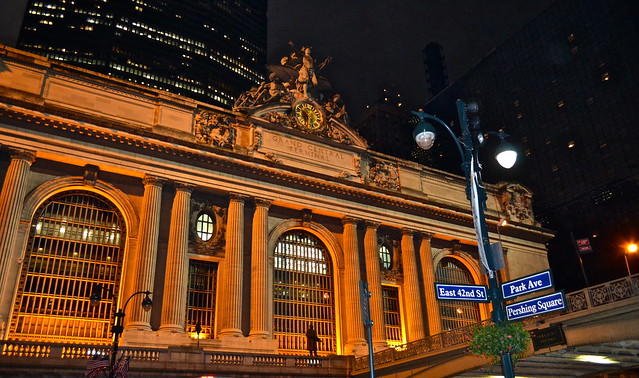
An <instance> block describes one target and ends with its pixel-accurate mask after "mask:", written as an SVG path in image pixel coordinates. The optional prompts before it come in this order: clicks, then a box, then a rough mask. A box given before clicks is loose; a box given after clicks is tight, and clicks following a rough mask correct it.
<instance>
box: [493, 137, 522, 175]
mask: <svg viewBox="0 0 639 378" xmlns="http://www.w3.org/2000/svg"><path fill="white" fill-rule="evenodd" d="M504 137H505V136H503V137H502V136H500V138H501V143H500V144H499V146H497V149H495V159H497V162H498V163H499V165H501V166H502V167H504V168H506V169H510V168H512V167H513V165H515V163H516V162H517V150H516V149H515V146H513V145H512V144H510V143H508V142H506V141H505V140H504Z"/></svg>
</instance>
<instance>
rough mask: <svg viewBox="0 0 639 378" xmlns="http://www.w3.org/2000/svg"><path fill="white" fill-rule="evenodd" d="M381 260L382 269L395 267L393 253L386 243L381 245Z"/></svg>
mask: <svg viewBox="0 0 639 378" xmlns="http://www.w3.org/2000/svg"><path fill="white" fill-rule="evenodd" d="M379 261H380V263H381V264H382V269H386V270H390V269H391V268H392V267H393V255H392V254H391V250H390V248H388V246H387V245H386V244H380V246H379Z"/></svg>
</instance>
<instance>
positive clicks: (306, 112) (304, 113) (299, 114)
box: [294, 102, 324, 130]
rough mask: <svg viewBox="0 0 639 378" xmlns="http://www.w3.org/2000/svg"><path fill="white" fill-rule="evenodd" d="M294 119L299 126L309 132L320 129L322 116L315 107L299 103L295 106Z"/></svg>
mask: <svg viewBox="0 0 639 378" xmlns="http://www.w3.org/2000/svg"><path fill="white" fill-rule="evenodd" d="M294 109H295V119H296V120H297V123H299V124H300V125H301V126H303V127H306V128H307V129H310V130H316V129H319V128H320V127H322V124H323V123H324V114H322V111H321V110H320V109H318V108H317V107H316V106H315V105H313V104H311V103H309V102H300V103H298V104H297V105H295V108H294Z"/></svg>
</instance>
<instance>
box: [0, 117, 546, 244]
mask: <svg viewBox="0 0 639 378" xmlns="http://www.w3.org/2000/svg"><path fill="white" fill-rule="evenodd" d="M36 112H37V110H36V111H32V110H28V109H24V108H20V107H17V106H7V105H5V104H0V119H1V120H3V121H4V122H6V123H7V124H13V125H15V126H23V125H25V124H27V125H30V127H35V128H37V129H38V131H40V132H43V133H49V134H55V135H59V136H62V137H66V138H71V139H82V140H84V141H87V142H88V143H91V144H98V145H106V146H109V147H112V148H117V149H120V150H127V151H131V152H134V153H139V154H145V155H150V156H154V157H156V158H159V159H166V160H171V161H172V162H181V161H185V162H188V164H190V165H192V166H200V167H202V168H207V169H213V170H219V171H223V172H229V173H234V174H238V175H242V174H245V175H250V177H254V178H256V179H260V180H262V181H268V182H273V183H277V184H279V185H284V186H289V187H298V188H303V189H304V190H306V191H309V192H319V193H330V194H332V195H333V196H334V197H338V198H342V199H347V200H350V201H353V202H357V203H362V204H367V205H377V206H380V207H386V208H391V209H394V210H396V211H403V212H405V213H409V214H413V215H418V216H421V217H425V218H428V219H432V220H439V221H444V222H449V223H453V224H459V225H463V226H467V227H472V216H471V214H470V211H469V210H468V209H466V208H462V207H456V206H454V205H449V204H443V203H439V202H435V201H432V200H429V199H427V198H426V199H425V198H420V197H415V196H411V195H407V194H404V193H400V192H397V191H391V190H387V189H383V188H378V187H374V186H369V185H366V184H363V183H359V182H354V181H350V180H347V179H342V178H337V177H332V176H328V175H324V174H321V173H317V172H312V171H308V170H304V169H300V168H294V167H287V168H286V170H283V169H282V166H281V164H277V163H274V162H271V161H268V160H265V159H258V158H255V157H252V156H248V155H243V154H240V153H237V152H233V151H228V150H223V149H219V148H215V147H212V146H203V145H200V144H197V143H195V142H190V141H187V140H183V139H178V138H174V137H170V136H166V135H159V134H156V133H153V132H152V131H150V130H148V129H147V130H141V129H139V128H137V127H132V126H129V125H123V124H117V123H114V122H111V121H110V120H109V121H108V122H106V121H103V122H102V123H108V124H109V126H106V125H100V124H98V122H94V123H90V124H89V123H79V122H76V121H75V120H74V121H70V120H66V119H61V118H60V116H59V115H58V116H52V115H49V114H37V113H36ZM74 115H75V114H74ZM76 118H77V117H76ZM509 231H510V232H509V234H511V235H512V236H518V237H522V238H523V239H527V240H535V241H545V240H546V238H545V237H543V235H540V232H548V231H546V230H542V229H532V228H531V229H530V230H525V231H524V230H522V231H516V230H515V229H511V230H509Z"/></svg>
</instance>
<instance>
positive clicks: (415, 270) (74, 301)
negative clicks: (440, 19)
mask: <svg viewBox="0 0 639 378" xmlns="http://www.w3.org/2000/svg"><path fill="white" fill-rule="evenodd" d="M302 54H306V55H308V57H307V59H308V58H310V53H309V52H308V51H306V52H304V51H302ZM306 55H305V56H306ZM1 58H2V65H1V66H0V95H1V96H2V102H1V103H0V122H1V124H0V144H1V146H2V156H1V159H0V164H1V165H0V166H1V172H2V182H1V184H2V189H1V193H0V204H1V206H0V276H1V277H2V278H3V279H2V281H0V285H1V286H0V321H1V324H2V328H1V335H2V337H1V339H2V340H3V341H2V343H3V344H2V345H3V347H2V351H3V352H2V353H3V354H2V355H3V356H9V355H12V356H26V355H27V353H23V354H20V352H19V351H23V350H27V349H28V348H30V347H33V346H34V345H40V346H42V345H46V346H47V347H46V348H49V349H46V348H45V349H46V350H51V352H50V353H54V352H53V350H54V349H55V347H52V346H51V345H60V344H72V345H75V346H76V347H77V348H89V347H91V346H95V348H96V349H100V348H102V349H100V350H104V349H105V346H108V345H109V344H110V343H111V334H110V331H109V329H110V325H111V324H112V323H113V316H114V312H115V310H116V309H117V308H122V307H123V306H124V305H125V302H126V301H127V299H128V298H130V296H131V295H132V294H133V293H135V292H138V291H146V290H148V291H152V298H153V301H154V304H153V308H152V310H151V311H150V312H145V311H143V309H142V308H141V306H139V304H140V298H139V297H136V298H134V299H133V300H132V302H131V305H129V306H128V307H127V308H126V316H125V318H124V325H125V330H124V333H123V335H122V339H121V341H122V343H121V345H122V346H123V350H125V351H127V353H130V354H131V355H132V356H134V360H133V362H132V363H131V369H132V370H133V371H136V370H137V371H146V372H147V373H148V372H153V371H154V370H153V369H154V367H153V366H154V365H152V363H153V361H154V359H155V360H156V361H159V360H165V361H166V360H167V359H168V360H171V359H173V358H177V359H178V360H179V361H181V362H185V361H186V362H189V361H190V360H188V358H186V357H179V358H178V357H175V356H177V355H178V354H179V353H177V352H176V350H177V349H175V348H187V349H188V348H199V349H193V350H203V351H204V352H202V353H205V354H206V353H208V354H206V356H208V357H206V359H207V361H206V363H205V364H204V365H203V366H204V367H203V368H201V370H197V369H199V368H197V367H196V366H199V365H197V364H193V367H189V368H190V369H196V370H197V371H198V372H206V371H208V370H207V369H211V368H210V366H211V365H210V364H211V363H216V361H217V362H218V363H222V362H223V361H226V362H228V361H237V360H238V359H239V357H237V356H245V355H252V356H255V357H254V360H255V361H258V362H259V361H261V362H259V363H260V364H261V366H267V365H269V363H273V364H277V363H279V364H280V365H281V366H285V365H286V362H282V361H286V359H285V358H287V357H286V356H291V355H292V356H300V355H307V354H308V352H307V351H306V337H305V332H306V330H307V329H308V327H309V326H311V325H312V326H313V327H314V328H315V330H317V334H318V336H319V339H320V340H321V342H320V343H319V345H318V350H319V355H320V357H319V358H318V359H317V361H319V362H317V361H315V360H313V361H315V362H312V361H311V362H308V361H306V360H296V361H297V362H296V363H295V364H296V365H295V366H296V367H298V368H299V367H306V368H308V369H317V368H320V369H321V368H322V367H324V366H326V365H325V364H326V363H327V362H326V361H337V360H333V359H335V358H337V359H339V358H341V357H339V356H348V355H355V356H361V355H364V354H367V353H368V347H367V342H366V338H365V329H364V326H363V322H362V316H361V312H362V304H361V300H360V293H359V282H360V280H363V281H366V282H367V283H368V285H369V289H370V291H371V293H372V296H371V298H370V314H371V318H372V320H373V321H374V325H373V327H372V343H373V346H374V348H375V350H381V349H384V348H388V347H389V346H393V345H399V344H402V343H406V342H410V341H413V340H417V339H420V338H424V337H427V336H429V335H433V334H436V333H439V332H442V331H443V330H446V329H448V328H450V327H455V326H459V325H464V324H469V323H473V322H477V321H479V320H482V319H487V318H488V317H489V309H488V308H487V305H483V304H481V305H474V306H473V305H470V306H469V305H468V304H460V305H452V304H451V303H448V304H447V306H440V304H439V303H437V301H436V300H435V296H434V282H435V281H438V280H439V281H446V282H457V283H463V282H467V283H474V284H481V283H485V282H484V277H483V276H482V274H481V272H480V268H479V264H478V261H477V249H476V240H475V232H474V228H473V224H472V217H471V214H470V209H469V205H468V201H467V199H466V195H465V183H464V180H463V178H461V177H458V176H453V175H450V174H447V173H444V172H440V171H435V170H432V169H429V168H427V167H424V166H419V165H417V164H415V163H412V162H408V161H403V160H399V159H396V158H392V157H390V156H387V155H382V154H379V153H376V152H374V151H372V150H370V149H369V148H368V147H367V144H366V142H365V141H364V140H363V139H362V138H361V137H359V136H358V135H357V133H355V132H354V131H353V130H351V129H350V128H349V127H348V123H347V116H346V114H345V112H344V109H343V106H342V105H341V104H340V102H339V96H337V97H336V96H333V97H332V98H331V97H328V98H327V97H323V96H319V95H318V94H317V93H318V92H316V91H314V90H316V89H318V88H320V86H321V78H319V80H318V78H316V79H315V80H314V79H313V77H312V75H315V72H317V71H318V70H315V71H313V70H312V69H310V70H308V72H304V68H303V67H304V65H305V64H312V63H309V62H307V61H304V62H303V63H302V66H301V67H302V68H300V72H298V76H297V75H294V76H292V79H291V81H290V83H289V82H286V81H285V80H282V78H283V77H285V76H284V75H285V74H286V73H287V72H289V71H290V70H289V69H288V68H286V65H285V64H282V66H277V67H275V66H273V67H271V69H272V71H273V72H274V75H272V76H271V81H269V82H267V83H264V84H263V85H262V86H260V87H259V88H254V89H253V90H252V91H250V92H247V93H246V94H245V95H244V96H242V97H241V98H240V99H238V101H237V102H236V107H235V109H234V111H226V110H223V109H220V108H216V107H212V106H210V105H206V104H203V103H199V102H196V101H193V100H191V99H188V98H185V97H179V96H176V95H171V94H167V93H164V92H157V91H153V90H150V89H148V88H144V87H141V86H137V85H132V84H130V83H127V82H124V81H118V80H117V79H113V78H109V77H107V76H103V75H100V74H95V73H91V72H87V71H85V70H81V69H76V68H74V67H71V66H68V65H64V64H61V63H55V62H52V61H49V60H47V59H45V58H40V57H37V56H34V55H30V54H27V53H24V52H21V51H18V50H13V49H10V48H3V49H2V55H1ZM311 68H312V67H311ZM303 75H307V76H306V77H305V76H303ZM296 80H297V82H295V81H296ZM297 109H298V110H299V111H298V110H297ZM504 188H512V185H511V186H507V185H500V186H491V185H487V191H488V193H489V199H488V202H487V212H486V215H487V221H488V226H489V229H490V231H491V236H493V237H494V238H497V236H498V234H497V231H498V230H497V223H498V221H499V219H500V218H509V219H510V221H511V224H510V225H509V227H508V228H505V229H502V230H501V232H500V234H499V236H500V238H501V241H502V242H503V244H504V246H505V247H506V249H507V251H508V253H507V256H506V260H507V269H506V270H504V271H503V275H504V277H503V278H506V279H510V278H515V277H520V276H524V275H527V274H530V273H533V272H537V271H541V270H544V269H547V268H548V263H547V259H546V250H545V247H544V242H545V241H546V239H547V238H548V237H549V236H550V234H549V233H548V232H547V231H545V230H543V229H541V228H539V227H538V226H537V225H536V224H535V222H534V220H533V219H532V216H530V217H524V218H521V217H518V218H516V217H515V213H517V214H521V210H522V206H524V207H525V208H526V209H528V210H529V208H530V201H529V198H528V201H527V202H526V201H521V198H520V197H516V199H517V200H516V201H515V200H513V201H508V200H503V198H505V197H504V196H503V195H501V196H499V198H501V199H502V201H501V203H500V202H499V201H497V197H498V194H500V193H501V194H503V193H502V192H503V190H505V189H504ZM513 198H515V197H514V196H513ZM524 210H525V209H524ZM527 214H530V212H527ZM95 285H101V286H102V287H104V288H106V289H108V290H107V291H108V292H110V293H113V294H114V295H115V298H114V300H113V301H109V300H102V301H101V302H100V304H99V305H98V306H97V307H93V306H90V301H89V296H90V295H91V290H92V288H93V287H94V286H95ZM451 306H452V307H451ZM455 314H457V315H455ZM197 330H199V332H197ZM198 337H199V340H196V339H197V338H198ZM107 349H108V348H107ZM43 350H44V349H43ZM74 350H75V349H74ZM82 350H84V349H82ZM139 350H143V351H144V354H142V353H141V352H139V353H138V352H136V351H139ZM185 350H186V349H185ZM17 351H18V352H17ZM167 351H168V352H167ZM12 353H13V354H12ZM47 353H49V352H47ZM64 353H67V352H62V355H63V356H64V355H65V354H64ZM69 353H70V352H69ZM135 353H138V354H135ZM167 353H168V354H167ZM180 353H183V354H180V356H184V355H187V354H188V353H187V352H180ZM216 353H217V354H216ZM234 353H235V354H234ZM45 354H46V353H45ZM142 355H144V356H145V357H144V358H142V357H140V356H142ZM265 355H266V356H268V355H271V356H283V357H281V358H282V360H277V358H280V357H260V356H265ZM334 355H335V356H337V357H334ZM30 356H31V358H30V359H29V358H27V357H23V358H27V359H28V360H37V358H35V357H36V356H35V355H33V354H30ZM158 356H159V357H158ZM162 356H168V357H162ZM171 356H173V357H171ZM75 357H76V358H78V354H77V353H76V355H75ZM79 357H80V358H86V356H82V355H81V354H80V355H79ZM0 358H2V356H0ZM67 358H70V357H67ZM138 358H139V359H140V361H136V359H138ZM180 358H182V359H181V360H180ZM184 358H186V360H185V359H184ZM269 358H270V359H269ZM3 361H4V360H3ZM12 361H14V362H15V361H18V362H15V364H17V365H20V364H21V363H22V364H23V365H24V363H23V362H19V361H22V360H20V359H15V360H12ZM220 361H222V362H220ZM269 361H270V362H269ZM273 361H275V362H273ZM278 361H279V362H278ZM305 361H306V362H305ZM12 363H13V362H12ZM145 363H147V365H144V364H145ZM332 363H333V364H335V363H336V362H332ZM207 364H208V365H207ZM257 364H258V363H257V362H254V365H257ZM17 365H16V366H17ZM78 366H80V365H78ZM216 366H218V365H216ZM269 366H270V365H269ZM16 369H19V367H16ZM155 369H159V368H157V367H156V368H155ZM247 369H248V370H247V372H248V373H250V372H251V371H253V372H255V371H257V370H250V369H256V367H248V368H247ZM333 369H335V367H333ZM341 369H342V370H340V371H343V372H344V374H345V375H347V373H348V369H347V368H346V367H342V368H341ZM196 370H193V371H196ZM216 371H223V370H216ZM334 371H335V370H334ZM148 374H151V373H148ZM304 374H318V373H317V371H315V370H309V372H307V373H305V370H304V369H302V370H299V372H297V373H295V374H292V373H291V374H290V375H304ZM282 375H285V374H283V373H282Z"/></svg>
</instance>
